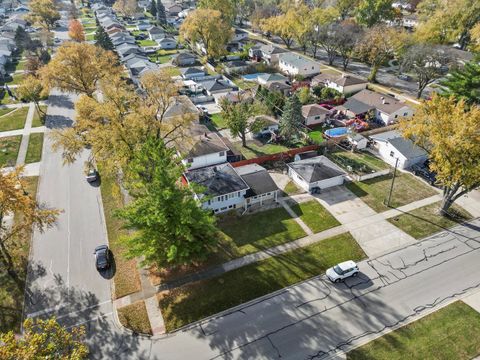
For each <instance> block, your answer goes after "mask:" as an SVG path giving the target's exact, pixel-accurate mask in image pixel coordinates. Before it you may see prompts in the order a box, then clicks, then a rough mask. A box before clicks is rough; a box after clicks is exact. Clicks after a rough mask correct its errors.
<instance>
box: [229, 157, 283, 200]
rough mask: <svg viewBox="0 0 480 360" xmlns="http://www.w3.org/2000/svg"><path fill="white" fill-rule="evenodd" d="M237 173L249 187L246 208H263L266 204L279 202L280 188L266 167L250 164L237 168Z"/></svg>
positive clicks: (246, 195)
mask: <svg viewBox="0 0 480 360" xmlns="http://www.w3.org/2000/svg"><path fill="white" fill-rule="evenodd" d="M235 171H236V172H237V174H238V175H240V177H241V178H242V179H243V181H244V182H245V183H246V184H247V186H248V187H249V189H248V190H247V192H246V194H245V207H246V208H249V207H251V206H253V205H255V204H258V205H259V206H262V205H264V204H265V203H272V202H276V201H277V197H278V187H277V185H276V184H275V182H274V181H273V179H272V177H271V176H270V174H269V173H268V171H267V170H266V169H265V168H264V167H262V166H260V165H258V164H249V165H244V166H239V167H236V168H235Z"/></svg>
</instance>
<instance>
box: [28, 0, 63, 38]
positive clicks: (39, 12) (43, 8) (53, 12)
mask: <svg viewBox="0 0 480 360" xmlns="http://www.w3.org/2000/svg"><path fill="white" fill-rule="evenodd" d="M29 7H30V13H29V14H28V15H27V16H26V17H25V20H27V21H29V22H31V23H32V24H38V25H39V26H41V27H42V28H44V29H45V30H47V31H51V30H52V29H53V27H54V26H55V23H56V22H57V21H58V20H60V13H59V12H58V7H57V4H56V3H55V2H54V1H53V0H32V1H30V3H29Z"/></svg>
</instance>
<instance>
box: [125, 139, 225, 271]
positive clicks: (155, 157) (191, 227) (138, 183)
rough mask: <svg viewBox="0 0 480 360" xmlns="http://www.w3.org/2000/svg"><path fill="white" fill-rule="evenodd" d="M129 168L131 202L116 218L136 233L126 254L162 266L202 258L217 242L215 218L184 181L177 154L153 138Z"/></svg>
mask: <svg viewBox="0 0 480 360" xmlns="http://www.w3.org/2000/svg"><path fill="white" fill-rule="evenodd" d="M125 170H126V171H125V173H124V174H125V181H124V185H125V187H126V188H127V189H128V191H129V194H130V195H131V197H132V198H133V201H131V202H130V203H129V204H128V205H126V206H125V207H124V208H123V209H121V210H119V211H118V213H117V214H118V216H119V217H120V218H122V219H123V220H125V222H126V227H127V229H132V230H134V231H133V233H132V235H131V236H129V237H127V238H125V239H124V241H125V244H126V246H127V248H128V254H127V256H128V257H132V258H135V257H138V256H144V259H145V260H144V263H145V264H155V265H157V266H158V267H165V266H174V265H180V264H191V263H193V262H195V261H199V260H200V261H201V260H204V259H205V258H206V256H207V255H208V254H209V253H210V252H211V251H212V250H213V248H214V246H215V245H216V243H217V230H216V228H215V218H214V215H213V214H211V213H210V212H207V211H206V210H204V209H202V208H201V207H200V204H199V203H198V201H197V200H195V198H194V196H193V193H192V189H191V188H189V187H187V186H185V185H183V184H181V183H180V181H179V179H180V178H181V177H182V173H183V171H184V168H183V166H182V164H181V162H180V159H179V158H178V157H177V156H176V152H175V150H174V149H173V148H171V147H167V146H166V145H165V143H164V142H163V141H162V140H161V139H157V138H155V137H153V136H152V137H149V138H148V139H147V140H146V141H145V142H144V143H143V144H142V145H141V146H140V148H139V149H138V150H137V151H135V152H134V155H133V159H132V160H131V161H130V162H129V163H128V164H127V166H126V169H125ZM192 186H194V185H192Z"/></svg>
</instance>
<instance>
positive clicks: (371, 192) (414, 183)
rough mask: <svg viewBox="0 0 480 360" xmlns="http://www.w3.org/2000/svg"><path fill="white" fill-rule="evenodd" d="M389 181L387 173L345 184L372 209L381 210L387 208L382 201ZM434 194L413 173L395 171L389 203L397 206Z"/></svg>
mask: <svg viewBox="0 0 480 360" xmlns="http://www.w3.org/2000/svg"><path fill="white" fill-rule="evenodd" d="M391 183H392V175H391V174H389V175H385V176H379V177H377V178H374V179H370V180H366V181H361V182H352V183H347V184H346V186H347V188H348V189H349V190H350V191H352V192H353V193H354V194H355V195H357V196H358V197H359V198H361V199H362V200H363V201H364V202H365V203H366V204H367V205H368V206H370V207H371V208H372V209H373V210H375V211H377V212H382V211H385V210H388V209H389V208H388V207H387V206H385V205H384V204H383V201H384V200H385V199H386V198H387V197H388V193H389V191H390V186H391ZM436 194H437V192H436V191H435V190H433V189H432V188H430V187H429V186H428V185H425V184H424V183H422V182H421V181H420V180H418V179H415V177H414V176H413V175H410V174H405V173H401V172H398V171H397V177H396V179H395V184H394V186H393V194H392V200H391V203H390V205H391V206H392V207H399V206H403V205H406V204H409V203H411V202H414V201H417V200H421V199H425V198H427V197H430V196H433V195H436Z"/></svg>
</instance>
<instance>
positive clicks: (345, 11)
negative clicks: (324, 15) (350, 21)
mask: <svg viewBox="0 0 480 360" xmlns="http://www.w3.org/2000/svg"><path fill="white" fill-rule="evenodd" d="M358 2H359V0H337V1H336V3H335V8H336V9H337V11H338V13H339V14H340V18H341V19H342V20H345V19H346V18H348V17H349V16H350V15H351V14H352V13H353V12H354V10H355V7H356V6H357V5H358Z"/></svg>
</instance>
